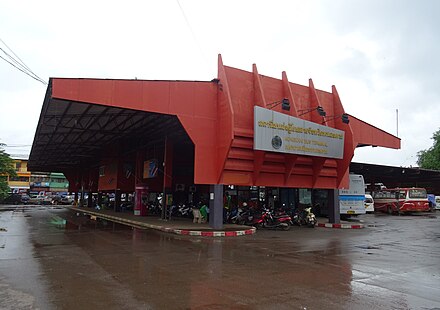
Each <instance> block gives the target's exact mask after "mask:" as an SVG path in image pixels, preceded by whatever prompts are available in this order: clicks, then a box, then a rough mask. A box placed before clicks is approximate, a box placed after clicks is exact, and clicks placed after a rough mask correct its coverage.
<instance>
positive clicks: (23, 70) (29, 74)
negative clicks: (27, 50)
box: [0, 56, 47, 85]
mask: <svg viewBox="0 0 440 310" xmlns="http://www.w3.org/2000/svg"><path fill="white" fill-rule="evenodd" d="M0 58H1V59H3V60H4V61H6V62H7V63H9V64H10V65H11V66H13V67H15V68H16V69H18V70H20V71H21V72H23V73H24V74H26V75H29V76H30V77H31V78H33V79H34V80H36V81H38V82H40V83H43V84H45V85H47V83H46V82H44V81H42V80H39V79H38V78H36V77H34V76H32V75H30V74H29V73H27V72H26V71H24V70H22V69H20V68H19V67H17V66H16V65H14V64H13V63H12V62H10V61H8V60H7V59H5V58H4V57H3V56H0Z"/></svg>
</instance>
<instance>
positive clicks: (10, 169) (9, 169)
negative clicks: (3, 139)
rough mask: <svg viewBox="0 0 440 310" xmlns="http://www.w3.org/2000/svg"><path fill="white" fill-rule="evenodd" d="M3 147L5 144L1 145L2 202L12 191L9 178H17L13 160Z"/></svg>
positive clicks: (0, 186) (0, 197)
mask: <svg viewBox="0 0 440 310" xmlns="http://www.w3.org/2000/svg"><path fill="white" fill-rule="evenodd" d="M3 147H4V144H3V143H0V201H2V200H3V199H5V198H6V196H7V195H8V193H9V191H10V188H9V186H8V178H7V176H8V175H9V176H16V173H15V169H14V166H13V160H12V158H11V157H10V156H9V154H7V153H6V152H5V151H4V149H3Z"/></svg>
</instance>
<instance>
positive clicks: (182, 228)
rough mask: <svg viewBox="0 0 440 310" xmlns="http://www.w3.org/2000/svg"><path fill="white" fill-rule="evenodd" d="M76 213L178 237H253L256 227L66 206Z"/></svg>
mask: <svg viewBox="0 0 440 310" xmlns="http://www.w3.org/2000/svg"><path fill="white" fill-rule="evenodd" d="M66 208H69V209H71V210H73V211H76V212H83V213H87V214H89V215H90V216H91V218H93V217H95V218H101V219H105V220H109V221H112V222H116V223H120V224H124V225H129V226H132V227H136V228H141V229H155V230H159V231H163V232H166V233H173V234H177V235H188V236H200V237H238V236H246V235H253V234H254V233H255V232H256V229H255V227H251V226H244V225H236V224H224V225H223V229H222V230H215V229H213V228H212V227H210V226H209V224H208V223H193V222H192V220H190V219H188V218H178V217H177V218H173V219H171V220H162V219H160V218H158V217H155V216H136V215H134V214H133V213H132V212H128V211H127V212H115V211H113V210H96V209H92V208H87V207H75V206H66Z"/></svg>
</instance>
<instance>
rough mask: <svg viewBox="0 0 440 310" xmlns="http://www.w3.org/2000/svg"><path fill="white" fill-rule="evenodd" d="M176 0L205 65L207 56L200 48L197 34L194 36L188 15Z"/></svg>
mask: <svg viewBox="0 0 440 310" xmlns="http://www.w3.org/2000/svg"><path fill="white" fill-rule="evenodd" d="M176 2H177V5H178V6H179V9H180V12H181V13H182V15H183V18H184V19H185V22H186V25H187V26H188V28H189V31H190V32H191V35H192V37H193V40H194V42H195V43H196V45H197V47H198V48H199V52H200V54H201V55H202V57H203V59H204V61H205V65H208V60H207V58H206V55H205V53H204V52H203V49H202V46H201V45H200V43H199V40H197V36H196V34H195V32H194V30H193V28H192V27H191V24H190V23H189V19H188V17H187V16H186V14H185V11H184V10H183V7H182V5H181V4H180V2H179V0H176Z"/></svg>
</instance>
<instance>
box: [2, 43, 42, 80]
mask: <svg viewBox="0 0 440 310" xmlns="http://www.w3.org/2000/svg"><path fill="white" fill-rule="evenodd" d="M0 42H2V43H3V44H4V45H5V46H6V47H7V48H8V50H9V51H11V53H12V54H13V55H14V56H15V57H17V58H18V60H17V59H15V58H14V57H13V56H11V55H10V54H8V53H7V52H6V51H5V50H4V49H2V48H1V47H0V50H1V51H2V52H3V53H4V54H5V55H6V56H7V57H9V59H10V60H11V61H12V62H11V61H9V60H7V59H6V58H4V57H2V56H0V58H1V59H3V60H4V61H6V62H7V63H9V64H10V65H11V66H13V67H14V68H16V69H18V70H20V71H21V72H23V73H24V74H26V75H28V76H30V77H31V78H33V79H34V80H36V81H39V82H40V83H42V84H44V85H47V83H46V82H45V81H44V80H43V79H42V78H40V77H39V76H38V75H36V74H35V73H34V72H33V71H32V70H31V69H30V68H29V67H28V66H27V65H26V64H25V63H24V62H23V60H21V58H20V57H19V56H18V55H17V54H15V53H14V51H13V50H12V49H11V48H10V47H9V46H8V45H7V44H6V43H5V42H4V41H3V40H2V39H1V38H0ZM14 63H15V64H14Z"/></svg>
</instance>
